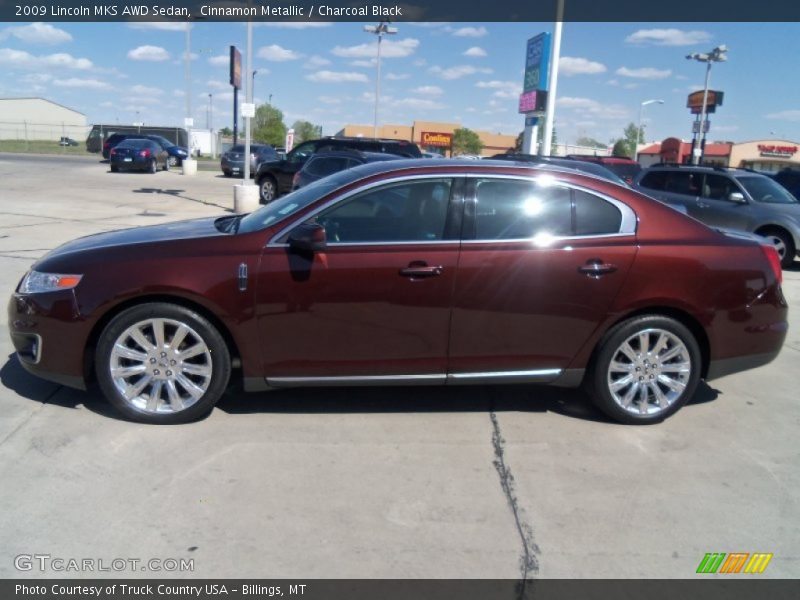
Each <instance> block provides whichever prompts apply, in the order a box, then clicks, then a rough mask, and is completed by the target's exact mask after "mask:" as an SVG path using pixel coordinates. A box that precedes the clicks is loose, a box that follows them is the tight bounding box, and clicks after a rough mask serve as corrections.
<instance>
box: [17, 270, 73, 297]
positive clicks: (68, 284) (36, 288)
mask: <svg viewBox="0 0 800 600" xmlns="http://www.w3.org/2000/svg"><path fill="white" fill-rule="evenodd" d="M82 277H83V275H62V274H59V273H40V272H39V271H30V272H29V273H28V274H27V275H25V277H24V278H23V280H22V283H21V284H20V286H19V291H20V292H21V293H23V294H38V293H41V292H55V291H57V290H70V289H72V288H74V287H75V286H76V285H78V284H79V283H80V281H81V278H82Z"/></svg>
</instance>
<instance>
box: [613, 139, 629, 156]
mask: <svg viewBox="0 0 800 600" xmlns="http://www.w3.org/2000/svg"><path fill="white" fill-rule="evenodd" d="M611 156H617V157H620V158H630V157H631V155H630V148H628V142H626V141H625V140H617V141H616V142H614V148H613V149H612V150H611Z"/></svg>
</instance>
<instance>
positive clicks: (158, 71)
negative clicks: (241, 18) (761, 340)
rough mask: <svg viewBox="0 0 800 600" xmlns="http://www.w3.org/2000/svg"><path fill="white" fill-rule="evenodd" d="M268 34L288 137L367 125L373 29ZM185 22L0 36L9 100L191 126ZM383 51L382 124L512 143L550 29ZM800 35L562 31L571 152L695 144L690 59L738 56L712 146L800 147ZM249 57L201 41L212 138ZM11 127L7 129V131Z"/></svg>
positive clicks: (267, 84)
mask: <svg viewBox="0 0 800 600" xmlns="http://www.w3.org/2000/svg"><path fill="white" fill-rule="evenodd" d="M287 25H291V24H284V25H283V26H281V25H276V24H270V25H265V24H260V25H259V26H257V27H256V28H255V34H254V47H255V54H256V58H255V60H254V68H255V69H257V70H258V75H257V76H256V85H255V92H256V98H257V100H259V101H266V100H267V98H268V97H269V95H270V94H272V102H273V104H275V105H276V106H277V107H278V108H280V109H281V110H283V112H284V114H285V120H286V122H287V124H291V123H292V122H293V121H294V120H296V119H307V120H309V121H311V122H313V123H316V124H321V125H323V128H324V133H325V134H333V133H335V132H336V131H337V130H338V129H339V128H340V127H341V126H342V125H343V124H345V123H363V124H371V123H372V118H373V112H372V111H373V91H374V86H375V67H374V62H373V57H374V51H375V48H374V36H370V35H369V34H367V33H364V32H363V30H362V27H363V24H361V23H331V24H327V23H323V24H321V23H316V24H314V23H300V24H297V25H295V26H287ZM183 27H184V25H183V24H182V23H137V24H126V23H57V24H52V25H50V24H42V23H35V24H28V25H24V24H19V25H16V24H15V25H12V24H6V25H0V97H13V96H31V95H35V96H42V97H45V98H49V99H52V100H54V101H56V102H60V103H62V104H65V105H67V106H70V107H72V108H75V109H77V110H80V111H81V112H84V113H86V114H87V116H88V118H89V121H90V122H111V123H114V122H117V121H118V122H120V123H130V122H133V121H135V120H136V111H137V110H138V111H139V115H140V119H141V120H143V121H144V122H146V123H150V124H154V125H156V124H158V125H174V124H181V123H182V122H183V117H184V104H185V101H184V96H183V94H184V90H185V82H184V68H183V61H182V58H183V54H184V49H185V30H183ZM397 27H398V29H399V34H398V35H396V36H393V37H391V38H387V40H386V41H384V46H383V50H384V51H383V57H384V59H383V61H382V74H383V77H382V93H381V96H382V103H381V107H382V108H381V122H383V123H399V124H410V123H411V121H413V120H414V119H418V120H439V121H457V122H461V123H462V124H463V125H464V126H466V127H470V128H473V129H486V130H490V131H494V132H502V133H512V134H516V133H517V132H519V131H520V129H521V128H522V125H523V118H522V116H521V115H518V114H517V112H516V108H517V97H518V94H519V92H520V89H521V83H522V71H523V67H524V57H525V42H526V40H527V39H528V38H529V37H531V36H533V35H536V34H537V33H539V32H541V31H550V30H551V29H552V24H549V23H449V24H447V23H435V24H410V23H399V24H397ZM798 34H800V24H796V23H786V24H784V23H689V24H687V23H682V24H670V23H566V24H565V25H564V29H563V40H562V48H561V54H562V63H561V64H562V70H561V77H560V79H559V83H558V104H557V110H556V122H557V131H558V138H559V141H562V142H564V141H566V142H569V143H574V142H575V140H576V138H577V137H578V136H580V135H586V136H591V137H594V138H596V139H598V140H600V141H603V142H607V141H609V140H610V139H611V138H612V137H618V136H620V135H621V132H622V129H623V127H624V126H625V124H627V123H629V122H635V121H637V119H638V115H639V103H640V102H641V101H643V100H648V99H663V100H664V104H663V105H651V106H648V107H646V108H645V120H644V122H645V124H646V125H647V135H646V137H647V139H648V140H652V139H655V140H660V139H662V138H664V137H667V136H671V135H676V136H680V137H683V138H685V139H686V138H689V137H690V135H691V134H690V131H691V119H692V117H691V116H690V115H689V112H688V110H687V109H686V108H685V104H686V95H687V94H688V93H689V92H690V91H692V90H694V89H697V88H699V87H701V86H702V83H703V77H704V65H702V64H700V63H697V62H694V61H688V60H686V59H685V55H686V54H688V53H689V52H695V51H699V52H703V51H707V50H710V49H711V48H713V47H714V46H716V45H719V44H727V45H728V47H729V48H730V51H729V59H728V62H727V63H721V64H716V65H714V67H713V70H712V76H711V87H712V89H720V90H724V91H725V104H724V106H722V107H721V108H719V109H718V112H717V114H715V115H712V116H711V123H712V124H711V134H710V138H711V139H713V140H734V141H743V140H750V139H763V138H773V137H774V138H785V139H790V140H798V139H800V78H798V77H797V74H796V64H795V63H796V59H797V57H798V56H800V35H798ZM230 44H235V45H237V46H238V47H239V48H240V49H241V50H243V51H244V48H245V44H246V29H245V27H244V25H243V24H241V23H198V24H195V25H194V26H193V28H192V52H193V61H192V106H193V116H194V118H195V123H196V125H197V126H205V123H206V107H207V105H208V94H209V93H211V94H213V98H214V124H215V126H216V127H222V126H224V125H230V121H231V114H232V100H231V96H232V94H231V88H230V86H229V85H228V84H227V81H228V62H227V52H228V46H229V45H230ZM1 119H2V116H0V120H1Z"/></svg>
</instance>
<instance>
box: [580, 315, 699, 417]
mask: <svg viewBox="0 0 800 600" xmlns="http://www.w3.org/2000/svg"><path fill="white" fill-rule="evenodd" d="M701 365H702V361H701V356H700V347H699V345H698V343H697V340H696V339H695V337H694V335H692V332H691V331H689V329H688V328H687V327H686V326H685V325H683V324H682V323H680V322H679V321H676V320H675V319H671V318H669V317H663V316H657V315H650V316H642V317H635V318H633V319H629V320H627V321H624V322H622V323H620V324H619V325H617V326H616V327H615V328H614V329H613V330H612V331H611V332H609V334H607V335H606V337H605V339H604V341H603V342H602V343H601V346H600V348H599V351H598V353H597V355H596V358H595V362H594V364H593V365H592V367H591V373H590V375H589V377H588V378H587V383H588V387H589V394H590V395H591V397H592V399H593V400H594V402H595V404H596V405H597V407H598V408H599V409H600V410H602V411H603V412H604V413H605V414H606V415H608V416H609V417H611V418H612V419H614V420H616V421H619V422H621V423H631V424H647V423H657V422H660V421H662V420H664V419H666V418H667V417H669V416H670V415H672V414H673V413H675V412H676V411H677V410H678V409H680V408H681V407H682V406H683V405H684V404H686V402H687V401H688V400H689V399H690V398H691V397H692V396H693V395H694V392H695V390H696V389H697V385H698V383H699V381H700V371H701Z"/></svg>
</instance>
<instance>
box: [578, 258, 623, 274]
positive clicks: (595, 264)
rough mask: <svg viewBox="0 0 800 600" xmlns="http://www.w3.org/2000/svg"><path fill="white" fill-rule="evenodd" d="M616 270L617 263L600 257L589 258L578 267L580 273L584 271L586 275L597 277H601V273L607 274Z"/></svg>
mask: <svg viewBox="0 0 800 600" xmlns="http://www.w3.org/2000/svg"><path fill="white" fill-rule="evenodd" d="M616 270H617V265H614V264H611V263H607V262H603V261H602V260H600V259H593V260H587V261H586V264H585V265H583V266H581V267H578V272H579V273H583V274H584V275H588V276H589V277H595V278H597V277H600V276H601V275H607V274H608V273H613V272H614V271H616Z"/></svg>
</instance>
